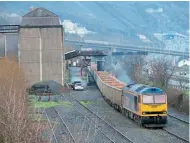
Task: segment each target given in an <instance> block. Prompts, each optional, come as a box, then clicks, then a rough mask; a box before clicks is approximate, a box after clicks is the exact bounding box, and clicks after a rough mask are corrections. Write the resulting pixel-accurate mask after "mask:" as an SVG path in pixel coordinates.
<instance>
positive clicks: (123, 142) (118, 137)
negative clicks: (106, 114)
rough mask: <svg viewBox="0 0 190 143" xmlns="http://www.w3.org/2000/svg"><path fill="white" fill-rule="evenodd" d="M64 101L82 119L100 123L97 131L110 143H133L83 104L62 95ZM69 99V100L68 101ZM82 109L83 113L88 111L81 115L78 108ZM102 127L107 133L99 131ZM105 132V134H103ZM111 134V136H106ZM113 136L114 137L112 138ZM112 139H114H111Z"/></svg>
mask: <svg viewBox="0 0 190 143" xmlns="http://www.w3.org/2000/svg"><path fill="white" fill-rule="evenodd" d="M62 96H63V97H64V98H65V100H67V101H69V102H71V103H72V105H73V107H74V108H75V109H76V110H77V111H78V112H79V113H81V114H82V115H83V116H84V117H87V119H88V120H89V121H90V122H91V123H92V124H95V123H93V122H92V120H93V119H98V120H99V124H100V123H101V125H102V126H99V125H97V126H99V127H98V128H97V129H98V130H99V131H100V132H101V133H102V134H103V135H105V137H106V138H107V139H108V140H110V141H111V142H112V143H117V142H121V143H127V142H129V143H134V141H132V140H131V139H130V138H128V137H127V136H125V135H124V134H123V133H121V132H119V131H118V130H117V129H116V128H114V127H113V126H112V125H110V124H109V123H108V122H106V121H105V120H104V119H102V118H101V117H99V116H98V115H96V114H95V113H94V112H93V111H91V110H90V109H89V108H87V107H86V106H84V105H83V104H81V103H80V102H79V101H78V100H76V99H75V98H74V97H72V96H67V97H66V96H65V95H62ZM68 98H70V99H68ZM81 107H82V108H83V111H84V110H86V111H88V114H87V113H82V112H81V110H79V109H80V108H81ZM102 127H107V128H108V129H107V131H105V130H104V131H103V129H101V128H102ZM105 132H106V133H105ZM110 133H113V134H111V135H107V134H110ZM114 135H115V136H116V137H114ZM113 137H114V138H113Z"/></svg>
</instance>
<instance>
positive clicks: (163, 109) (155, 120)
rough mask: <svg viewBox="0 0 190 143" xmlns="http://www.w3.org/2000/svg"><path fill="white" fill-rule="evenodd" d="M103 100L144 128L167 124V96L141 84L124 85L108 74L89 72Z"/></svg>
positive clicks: (156, 89)
mask: <svg viewBox="0 0 190 143" xmlns="http://www.w3.org/2000/svg"><path fill="white" fill-rule="evenodd" d="M91 73H92V75H93V77H94V79H95V82H96V84H97V86H98V88H99V90H100V91H101V93H102V96H103V97H104V99H105V100H106V101H107V102H108V103H109V104H110V105H111V106H112V107H113V108H115V109H116V110H118V111H120V112H121V113H122V114H124V115H125V116H127V117H129V118H131V119H132V120H134V121H135V122H137V123H138V124H140V125H143V126H146V127H164V126H165V125H166V124H167V94H166V93H165V92H164V91H163V90H162V89H160V88H157V87H151V86H148V85H143V84H129V85H126V84H124V83H122V82H120V81H118V80H117V79H116V78H113V77H112V76H111V75H110V74H109V73H107V72H103V71H101V72H100V71H96V70H91Z"/></svg>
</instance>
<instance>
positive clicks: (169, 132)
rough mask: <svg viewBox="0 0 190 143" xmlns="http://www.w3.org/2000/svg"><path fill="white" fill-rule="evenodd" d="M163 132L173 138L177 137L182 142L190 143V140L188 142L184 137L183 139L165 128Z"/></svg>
mask: <svg viewBox="0 0 190 143" xmlns="http://www.w3.org/2000/svg"><path fill="white" fill-rule="evenodd" d="M162 130H164V131H165V132H167V133H168V134H170V135H172V136H175V137H176V138H178V139H180V140H182V141H184V142H189V140H187V139H185V138H183V137H181V136H179V135H177V134H175V133H172V132H171V131H169V130H167V129H165V128H163V129H162Z"/></svg>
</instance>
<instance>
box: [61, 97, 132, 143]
mask: <svg viewBox="0 0 190 143" xmlns="http://www.w3.org/2000/svg"><path fill="white" fill-rule="evenodd" d="M62 96H63V95H62ZM69 97H71V98H72V99H73V100H74V101H75V103H78V105H80V106H82V107H83V108H85V109H86V110H87V111H89V112H90V113H91V114H92V115H94V116H95V117H97V118H98V119H100V120H101V121H102V122H103V123H104V124H106V125H107V126H109V127H110V128H111V129H113V130H114V131H115V132H116V133H117V134H118V135H120V136H121V137H122V138H123V139H125V140H127V141H128V142H131V143H134V141H132V140H131V139H130V138H128V137H127V136H125V135H124V134H123V133H121V132H119V131H118V130H117V129H116V128H114V127H113V126H112V125H110V124H109V123H108V122H106V121H105V120H104V119H102V118H101V117H99V116H98V115H97V114H95V113H94V112H93V111H91V110H90V109H89V108H87V107H86V106H84V105H83V104H81V103H80V102H79V101H78V100H76V99H74V97H72V96H69ZM64 98H65V96H64ZM65 99H66V98H65ZM68 101H69V102H71V103H72V101H70V100H68ZM72 105H73V103H72ZM73 107H74V108H75V109H76V110H77V111H79V112H80V113H81V111H80V110H79V109H78V108H77V107H76V106H75V105H73ZM81 114H82V113H81ZM83 115H84V114H83ZM84 116H86V115H84ZM88 120H89V121H90V122H91V119H89V118H88ZM91 123H92V122H91ZM98 130H99V131H100V132H101V133H103V132H102V131H101V130H100V129H99V128H98ZM103 134H104V135H105V136H106V137H107V138H108V139H109V140H110V141H111V142H113V143H116V142H115V141H114V140H113V139H111V138H110V137H108V136H107V135H106V134H105V133H103Z"/></svg>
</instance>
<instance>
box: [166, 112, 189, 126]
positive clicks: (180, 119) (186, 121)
mask: <svg viewBox="0 0 190 143" xmlns="http://www.w3.org/2000/svg"><path fill="white" fill-rule="evenodd" d="M168 116H169V117H172V118H174V119H177V120H179V121H181V122H183V123H186V124H189V122H187V121H185V120H182V119H180V118H178V117H176V116H174V115H171V114H168Z"/></svg>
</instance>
